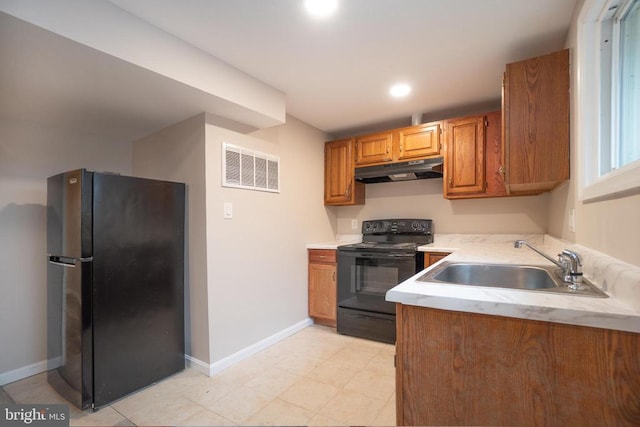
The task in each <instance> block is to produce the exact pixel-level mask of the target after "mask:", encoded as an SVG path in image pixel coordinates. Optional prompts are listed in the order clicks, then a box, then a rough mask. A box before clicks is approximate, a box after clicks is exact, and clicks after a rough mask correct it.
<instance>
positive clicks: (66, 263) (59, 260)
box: [47, 255, 93, 268]
mask: <svg viewBox="0 0 640 427" xmlns="http://www.w3.org/2000/svg"><path fill="white" fill-rule="evenodd" d="M47 258H48V259H49V263H50V264H55V265H61V266H62V267H69V268H74V267H75V266H76V262H91V261H93V257H85V258H69V257H64V256H57V255H47Z"/></svg>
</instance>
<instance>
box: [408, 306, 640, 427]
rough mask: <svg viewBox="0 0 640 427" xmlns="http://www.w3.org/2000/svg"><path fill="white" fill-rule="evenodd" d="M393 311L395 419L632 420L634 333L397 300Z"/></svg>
mask: <svg viewBox="0 0 640 427" xmlns="http://www.w3.org/2000/svg"><path fill="white" fill-rule="evenodd" d="M396 313H397V318H396V327H397V343H396V364H397V368H396V403H397V408H396V416H397V422H398V425H518V426H530V425H534V426H638V425H640V357H639V355H640V334H636V333H630V332H621V331H614V330H608V329H598V328H589V327H583V326H574V325H564V324H559V323H551V322H541V321H532V320H523V319H514V318H508V317H500V316H492V315H482V314H474V313H462V312H455V311H446V310H437V309H430V308H423V307H415V306H408V305H402V304H398V305H397V310H396Z"/></svg>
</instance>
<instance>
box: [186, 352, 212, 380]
mask: <svg viewBox="0 0 640 427" xmlns="http://www.w3.org/2000/svg"><path fill="white" fill-rule="evenodd" d="M184 358H185V360H186V361H187V368H191V369H193V370H194V371H196V372H200V373H201V374H203V375H206V376H208V377H209V376H211V375H209V372H210V368H209V364H208V363H205V362H203V361H202V360H200V359H196V358H195V357H191V356H189V355H188V354H185V355H184Z"/></svg>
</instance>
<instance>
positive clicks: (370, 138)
mask: <svg viewBox="0 0 640 427" xmlns="http://www.w3.org/2000/svg"><path fill="white" fill-rule="evenodd" d="M441 126H442V124H441V122H433V123H425V124H420V125H415V126H409V127H406V128H400V129H393V130H390V131H386V132H380V133H375V134H370V135H363V136H360V137H357V138H356V140H355V144H356V158H355V165H356V166H365V165H367V166H368V165H375V164H384V163H389V162H396V161H406V160H414V159H424V158H428V157H435V156H439V155H440V150H441V140H440V135H441V133H442V127H441Z"/></svg>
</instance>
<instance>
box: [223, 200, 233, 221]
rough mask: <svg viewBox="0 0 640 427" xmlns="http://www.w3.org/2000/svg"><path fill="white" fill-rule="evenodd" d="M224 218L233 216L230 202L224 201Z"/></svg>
mask: <svg viewBox="0 0 640 427" xmlns="http://www.w3.org/2000/svg"><path fill="white" fill-rule="evenodd" d="M223 218H224V219H231V218H233V204H232V203H231V202H224V215H223Z"/></svg>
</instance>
